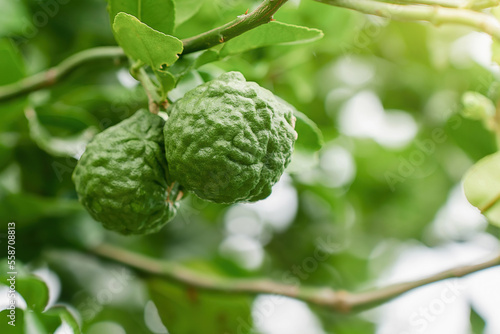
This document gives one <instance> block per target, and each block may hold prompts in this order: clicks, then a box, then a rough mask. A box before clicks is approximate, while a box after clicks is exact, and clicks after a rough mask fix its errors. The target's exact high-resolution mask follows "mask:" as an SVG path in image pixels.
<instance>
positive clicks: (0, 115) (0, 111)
mask: <svg viewBox="0 0 500 334" xmlns="http://www.w3.org/2000/svg"><path fill="white" fill-rule="evenodd" d="M0 9H1V5H0ZM2 20H3V19H2ZM0 73H1V75H0V86H1V85H7V84H10V83H13V82H16V81H18V80H20V79H22V78H23V77H24V76H25V68H24V62H23V59H22V56H21V53H20V52H19V50H17V48H16V47H15V46H14V44H13V43H12V42H11V41H10V40H8V39H6V38H4V39H0ZM25 102H26V98H23V99H17V100H14V101H11V102H7V103H0V132H2V131H3V130H5V129H11V128H12V127H11V123H12V122H14V121H15V120H16V119H20V118H21V117H22V110H23V108H24V105H25Z"/></svg>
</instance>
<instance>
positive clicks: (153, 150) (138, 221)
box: [73, 109, 178, 234]
mask: <svg viewBox="0 0 500 334" xmlns="http://www.w3.org/2000/svg"><path fill="white" fill-rule="evenodd" d="M164 123H165V122H164V120H163V119H162V118H161V117H160V116H157V115H154V114H152V113H150V112H148V111H146V110H142V109H141V110H139V111H137V112H136V113H135V114H134V115H133V116H131V117H130V118H128V119H126V120H124V121H122V122H120V123H119V124H117V125H115V126H113V127H110V128H108V129H106V130H104V131H103V132H101V133H99V134H97V135H96V136H95V137H94V138H93V140H92V141H91V142H90V143H89V144H88V145H87V147H86V150H85V152H84V153H83V155H82V157H81V158H80V160H79V161H78V164H77V166H76V168H75V170H74V172H73V181H74V183H75V186H76V191H77V193H78V197H79V200H80V202H81V203H82V204H83V205H84V206H85V208H86V209H87V210H88V212H89V213H90V214H91V216H92V217H93V218H94V219H95V220H97V221H99V222H101V223H102V224H103V226H104V227H105V228H107V229H109V230H113V231H116V232H119V233H122V234H147V233H153V232H156V231H158V230H159V229H160V228H161V227H162V226H163V225H165V224H166V223H167V222H168V221H169V220H171V219H172V218H173V217H174V215H175V213H176V209H177V203H176V201H175V200H176V197H177V191H178V187H173V186H172V184H173V183H171V182H169V177H168V169H167V161H166V159H165V150H164V146H163V143H164V138H163V125H164ZM167 189H168V191H167Z"/></svg>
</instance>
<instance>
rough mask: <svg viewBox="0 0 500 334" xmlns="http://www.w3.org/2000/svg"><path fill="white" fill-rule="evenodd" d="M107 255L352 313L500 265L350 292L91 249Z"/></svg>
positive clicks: (496, 261) (183, 279)
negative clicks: (234, 275)
mask: <svg viewBox="0 0 500 334" xmlns="http://www.w3.org/2000/svg"><path fill="white" fill-rule="evenodd" d="M91 251H92V252H93V253H95V254H97V255H100V256H102V257H104V258H107V259H111V260H113V261H117V262H119V263H122V264H125V265H128V266H130V267H133V268H135V269H137V270H140V271H143V272H146V273H149V274H154V275H158V276H162V277H165V278H167V279H171V280H174V281H177V282H180V283H182V284H185V285H188V286H192V287H196V288H201V289H205V290H212V291H218V292H225V293H249V294H260V293H265V294H277V295H282V296H288V297H293V298H297V299H300V300H303V301H305V302H308V303H312V304H316V305H321V306H326V307H330V308H331V309H333V310H334V311H336V312H341V313H350V312H355V311H360V310H364V309H368V308H372V307H375V306H377V305H379V304H382V303H384V302H386V301H388V300H390V299H393V298H395V297H398V296H400V295H402V294H403V293H405V292H407V291H410V290H412V289H416V288H418V287H421V286H424V285H427V284H430V283H434V282H438V281H441V280H444V279H448V278H456V277H463V276H465V275H469V274H471V273H474V272H477V271H480V270H484V269H487V268H491V267H494V266H498V265H500V254H499V255H498V256H497V257H495V258H493V259H491V260H488V261H485V262H482V263H479V264H476V265H470V266H463V267H458V268H455V269H451V270H446V271H443V272H441V273H438V274H435V275H433V276H430V277H427V278H424V279H420V280H416V281H412V282H406V283H399V284H394V285H389V286H387V287H384V288H380V289H378V290H373V291H368V292H361V293H350V292H347V291H342V290H340V291H335V290H333V289H331V288H329V287H305V286H300V285H288V284H283V283H279V282H275V281H271V280H268V279H231V278H220V277H214V276H208V275H205V274H203V273H200V272H197V271H194V270H191V269H188V268H185V267H183V266H182V265H180V264H178V263H175V262H170V261H163V260H157V259H153V258H150V257H147V256H144V255H141V254H137V253H134V252H131V251H128V250H125V249H121V248H118V247H116V246H112V245H108V244H101V245H100V246H97V247H95V248H93V249H92V250H91Z"/></svg>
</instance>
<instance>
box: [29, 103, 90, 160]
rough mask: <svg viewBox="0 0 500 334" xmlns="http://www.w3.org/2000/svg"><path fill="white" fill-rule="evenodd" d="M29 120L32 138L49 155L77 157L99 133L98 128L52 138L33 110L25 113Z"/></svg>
mask: <svg viewBox="0 0 500 334" xmlns="http://www.w3.org/2000/svg"><path fill="white" fill-rule="evenodd" d="M25 115H26V118H27V119H28V126H29V130H30V136H31V138H32V139H33V141H34V142H35V143H37V145H38V146H39V147H40V148H41V149H42V150H44V151H46V152H47V153H49V154H51V155H54V156H61V157H77V156H79V155H80V154H81V153H82V152H83V151H84V149H85V145H86V144H87V143H88V142H89V141H90V140H91V139H92V137H93V136H94V135H95V134H96V133H97V132H98V130H97V128H95V127H89V128H87V129H85V130H83V131H81V132H79V133H77V134H74V135H72V136H67V137H55V136H52V135H51V134H50V133H49V131H48V130H47V128H45V126H44V125H43V124H42V123H41V122H40V120H39V119H38V116H37V113H36V111H35V110H33V109H28V110H26V111H25Z"/></svg>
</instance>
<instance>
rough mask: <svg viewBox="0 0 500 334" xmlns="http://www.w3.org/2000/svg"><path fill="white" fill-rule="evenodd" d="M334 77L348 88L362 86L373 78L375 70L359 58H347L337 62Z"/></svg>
mask: <svg viewBox="0 0 500 334" xmlns="http://www.w3.org/2000/svg"><path fill="white" fill-rule="evenodd" d="M334 75H335V77H336V78H338V79H340V80H342V81H343V82H344V83H345V84H347V85H349V86H362V85H364V84H366V83H368V82H369V81H370V80H372V79H373V77H374V76H375V69H374V68H373V65H372V64H370V63H369V62H366V61H364V60H362V59H361V58H358V57H354V56H348V57H343V58H341V59H339V60H338V61H337V63H336V64H335V67H334Z"/></svg>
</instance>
